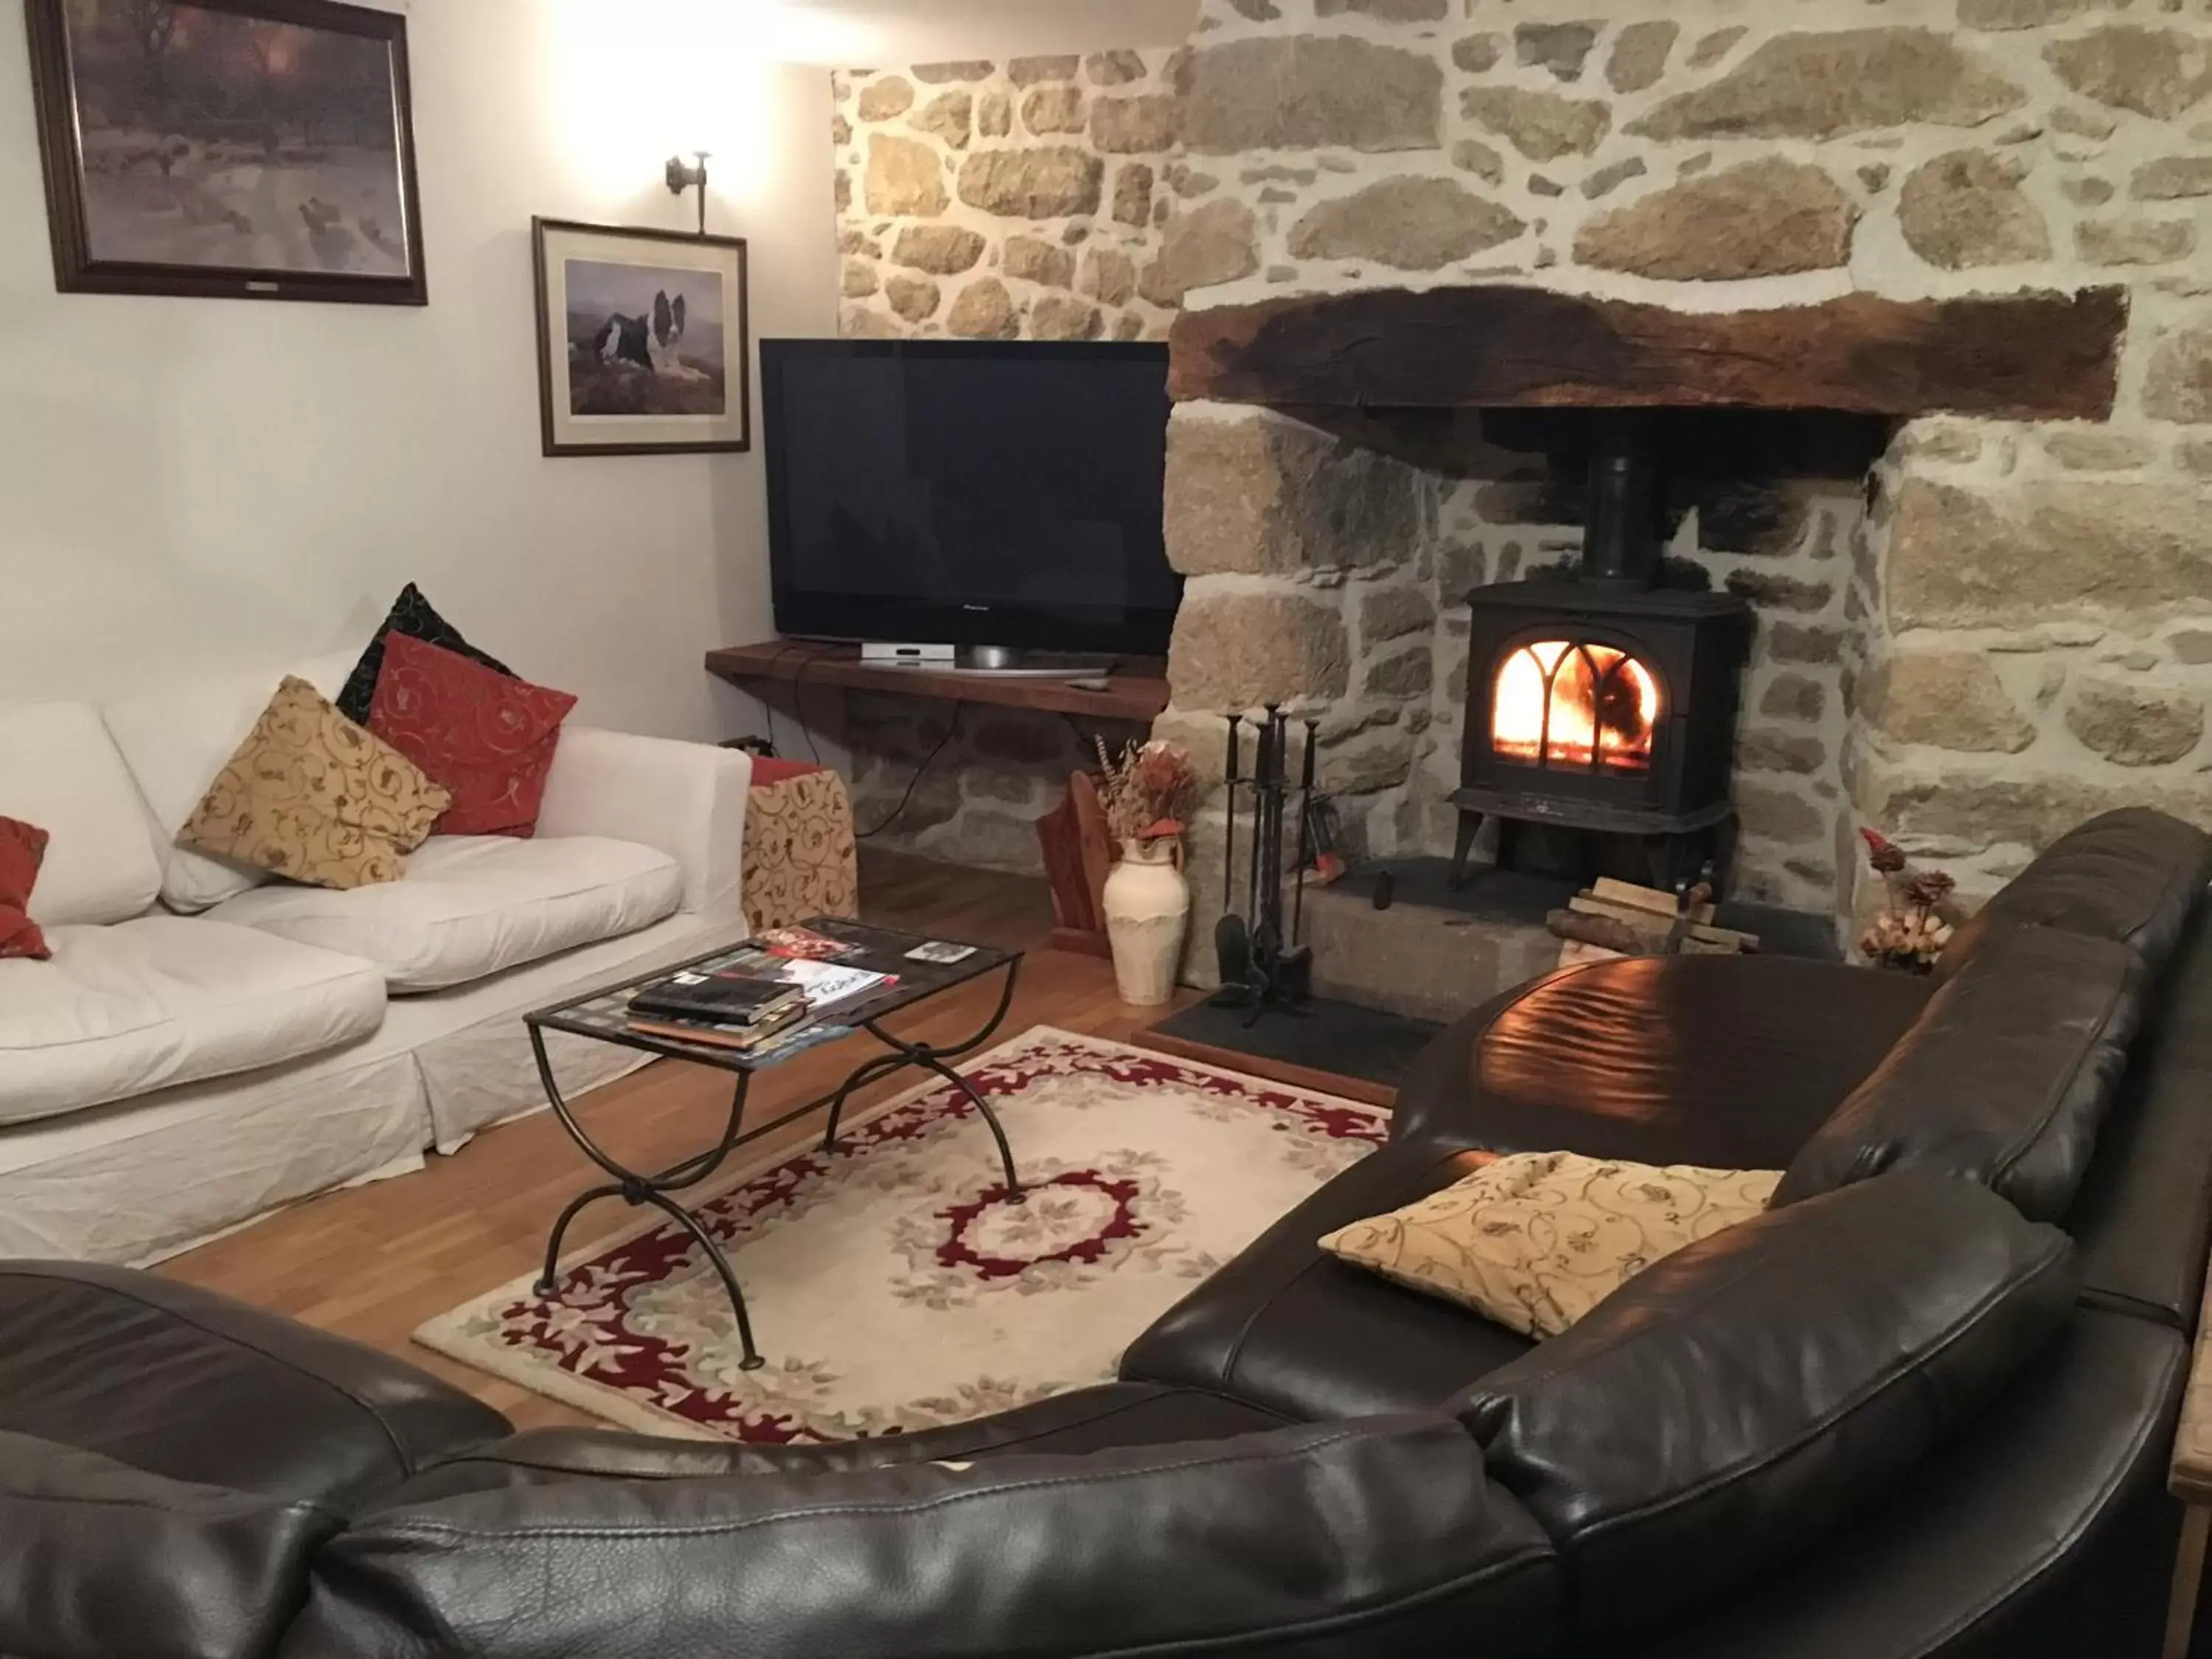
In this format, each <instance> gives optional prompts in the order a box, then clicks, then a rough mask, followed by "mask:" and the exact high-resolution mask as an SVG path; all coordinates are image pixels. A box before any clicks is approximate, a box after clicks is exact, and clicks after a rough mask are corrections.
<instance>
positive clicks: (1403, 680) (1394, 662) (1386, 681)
mask: <svg viewBox="0 0 2212 1659" xmlns="http://www.w3.org/2000/svg"><path fill="white" fill-rule="evenodd" d="M1435 684H1436V659H1435V658H1434V657H1433V656H1431V654H1430V652H1429V647H1427V646H1426V645H1419V646H1416V647H1413V649H1412V650H1410V651H1401V652H1400V653H1398V654H1397V655H1396V656H1395V657H1386V658H1385V659H1383V660H1382V661H1381V662H1378V663H1376V664H1374V665H1371V666H1370V668H1369V669H1368V671H1367V678H1366V680H1365V682H1364V684H1363V686H1362V690H1364V691H1365V692H1366V694H1367V695H1368V696H1370V697H1423V698H1425V697H1426V696H1428V695H1429V692H1430V690H1431V688H1432V687H1433V686H1434V685H1435Z"/></svg>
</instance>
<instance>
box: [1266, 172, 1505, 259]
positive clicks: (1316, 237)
mask: <svg viewBox="0 0 2212 1659" xmlns="http://www.w3.org/2000/svg"><path fill="white" fill-rule="evenodd" d="M1527 228H1528V226H1527V225H1526V224H1524V223H1523V222H1522V221H1521V220H1520V219H1519V218H1518V217H1516V216H1515V215H1514V214H1512V213H1511V212H1510V211H1508V210H1506V209H1504V208H1502V207H1500V206H1499V205H1498V204H1497V203H1495V202H1491V201H1486V200H1484V199H1483V198H1482V197H1480V196H1477V195H1475V194H1474V192H1473V191H1468V190H1465V189H1463V188H1462V187H1461V186H1460V185H1456V184H1455V183H1453V182H1452V181H1451V180H1450V179H1385V180H1383V182H1382V183H1380V184H1375V185H1368V186H1367V188H1366V189H1364V190H1362V191H1355V192H1354V193H1353V194H1352V195H1350V196H1343V197H1337V198H1336V199H1335V200H1334V201H1330V202H1324V203H1322V204H1321V205H1320V206H1318V207H1316V208H1315V209H1314V210H1312V211H1311V212H1310V213H1308V214H1307V215H1306V216H1304V218H1302V219H1300V220H1299V221H1298V222H1297V224H1296V225H1295V226H1294V227H1292V228H1291V240H1290V248H1291V255H1292V257H1294V258H1300V259H1364V260H1370V261H1372V262H1373V263H1375V264H1383V265H1388V266H1389V267H1390V268H1391V269H1393V270H1438V269H1440V268H1441V267H1443V266H1444V265H1448V264H1454V263H1455V262H1457V261H1459V260H1462V259H1465V258H1469V257H1471V256H1472V255H1474V254H1477V253H1480V252H1483V251H1484V250H1485V249H1487V248H1493V247H1497V246H1499V245H1500V244H1501V243H1505V242H1510V241H1512V240H1514V239H1515V238H1516V237H1518V236H1519V235H1520V234H1522V232H1523V231H1524V230H1526V229H1527Z"/></svg>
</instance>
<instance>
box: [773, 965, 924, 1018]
mask: <svg viewBox="0 0 2212 1659" xmlns="http://www.w3.org/2000/svg"><path fill="white" fill-rule="evenodd" d="M775 976H776V977H777V978H778V979H781V980H784V981H787V982H788V983H790V984H793V985H796V986H797V987H799V993H800V994H801V995H803V996H805V999H806V1006H808V1007H809V1008H811V1009H812V1010H813V1011H814V1012H817V1013H819V1012H821V1011H822V1010H823V1009H824V1008H829V1007H833V1006H836V1004H838V1003H841V1002H850V1001H851V1000H853V999H854V998H855V997H860V996H866V995H868V994H871V993H873V992H876V991H879V990H883V989H885V988H886V987H890V986H893V985H896V984H897V983H898V980H897V978H896V976H895V975H890V974H878V973H877V972H875V971H874V970H873V969H867V968H847V967H842V966H840V965H839V964H837V963H834V962H815V961H811V960H809V959H807V958H805V957H798V958H794V959H793V960H791V961H787V962H780V963H777V964H776V966H775Z"/></svg>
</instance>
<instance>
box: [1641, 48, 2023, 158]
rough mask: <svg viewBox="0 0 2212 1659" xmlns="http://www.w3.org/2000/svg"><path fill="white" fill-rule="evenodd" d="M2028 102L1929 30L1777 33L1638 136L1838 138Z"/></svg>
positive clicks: (1672, 102)
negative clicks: (1849, 134)
mask: <svg viewBox="0 0 2212 1659" xmlns="http://www.w3.org/2000/svg"><path fill="white" fill-rule="evenodd" d="M2026 102H2027V91H2026V90H2025V89H2024V88H2021V87H2020V86H2019V85H2017V84H2016V83H2015V82H2013V81H2011V80H2010V79H2008V77H2007V76H2004V75H2003V74H2002V72H2001V71H1999V70H1997V68H1996V66H1995V65H1994V64H1991V63H1990V61H1989V60H1988V59H1987V58H1984V57H1983V56H1982V55H1981V54H1980V53H1978V52H1974V51H1972V50H1970V49H1969V48H1967V47H1966V46H1961V45H1960V44H1959V42H1958V41H1957V40H1954V39H1953V38H1952V37H1950V36H1949V35H1948V34H1943V33H1938V32H1937V31H1936V30H1934V29H1927V28H1865V29H1838V30H1834V31H1832V32H1828V33H1787V34H1778V35H1776V36H1775V37H1774V38H1773V39H1772V40H1768V41H1766V42H1765V44H1764V45H1762V46H1759V48H1758V49H1757V50H1756V51H1754V52H1753V53H1752V54H1751V56H1750V57H1748V58H1745V59H1744V60H1743V62H1742V63H1741V64H1738V65H1737V66H1736V67H1735V69H1733V70H1730V71H1729V73H1728V74H1726V75H1724V76H1722V77H1721V78H1720V79H1719V80H1718V81H1716V82H1713V84H1712V85H1711V86H1709V87H1700V88H1697V89H1696V90H1694V91H1690V92H1684V93H1678V94H1675V95H1674V97H1672V98H1669V99H1668V100H1665V101H1664V102H1663V103H1662V104H1660V105H1659V106H1658V107H1657V108H1656V109H1654V110H1653V111H1652V112H1650V114H1649V115H1646V116H1645V117H1644V118H1642V119H1641V120H1639V121H1638V122H1636V123H1635V124H1634V125H1632V126H1631V127H1630V128H1629V131H1631V132H1632V133H1633V134H1635V135H1637V136H1638V137H1646V138H1660V139H1678V138H1729V137H1736V138H1835V137H1842V136H1843V135H1844V134H1846V133H1853V132H1878V131H1883V130H1884V129H1887V128H1891V127H1902V126H1909V125H1914V124H1916V123H1926V124H1929V125H1936V126H1949V127H1976V126H1979V125H1982V124H1983V123H1984V121H1988V120H1990V119H1991V118H1995V117H1996V116H1999V115H2004V114H2008V113H2009V112H2012V111H2014V110H2016V109H2018V108H2019V107H2020V106H2021V105H2023V104H2025V103H2026Z"/></svg>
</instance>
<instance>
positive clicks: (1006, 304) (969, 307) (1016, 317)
mask: <svg viewBox="0 0 2212 1659" xmlns="http://www.w3.org/2000/svg"><path fill="white" fill-rule="evenodd" d="M1021 331H1022V319H1021V313H1019V312H1018V311H1017V310H1016V309H1015V308H1014V301H1013V298H1012V295H1009V294H1008V293H1007V292H1006V284H1005V283H1002V282H1000V280H999V279H998V278H997V277H995V276H984V277H979V278H978V279H977V280H976V281H975V282H972V283H969V284H968V286H967V287H965V288H963V289H961V290H960V294H959V296H958V297H957V299H955V300H954V301H952V309H951V312H950V313H947V314H946V316H945V332H946V333H948V334H957V335H958V336H959V337H961V338H963V339H966V340H1011V339H1012V338H1014V337H1016V336H1017V335H1018V334H1019V333H1020V332H1021Z"/></svg>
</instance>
